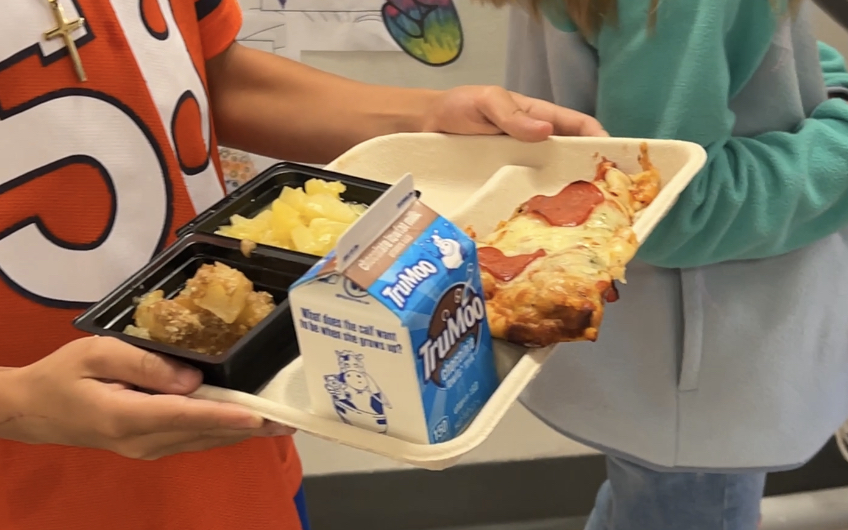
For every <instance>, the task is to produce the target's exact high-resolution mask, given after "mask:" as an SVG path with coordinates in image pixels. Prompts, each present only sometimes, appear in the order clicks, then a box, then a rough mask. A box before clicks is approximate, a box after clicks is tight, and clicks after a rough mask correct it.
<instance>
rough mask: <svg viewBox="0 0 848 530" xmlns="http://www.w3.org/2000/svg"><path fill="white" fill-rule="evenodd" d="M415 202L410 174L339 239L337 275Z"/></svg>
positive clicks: (337, 245)
mask: <svg viewBox="0 0 848 530" xmlns="http://www.w3.org/2000/svg"><path fill="white" fill-rule="evenodd" d="M415 198H416V195H415V185H414V184H413V181H412V175H411V174H410V173H407V174H406V175H404V176H403V177H401V179H400V180H398V181H397V183H396V184H395V185H394V186H392V187H391V188H389V190H388V191H386V192H385V193H384V194H383V195H382V196H381V197H380V198H379V199H377V200H376V201H375V202H374V204H372V205H371V206H370V207H369V208H368V210H366V212H365V213H364V214H363V215H362V217H360V218H359V219H358V220H357V221H356V223H354V224H353V226H351V227H350V228H348V230H347V231H346V232H345V233H344V234H342V236H341V237H340V238H339V240H338V243H337V244H336V252H335V254H336V266H335V271H336V272H337V273H342V272H344V271H345V270H346V269H347V268H348V267H349V266H350V265H351V264H353V263H354V262H356V260H357V259H358V258H359V257H360V256H361V255H362V253H363V252H364V251H365V250H366V249H367V248H368V246H369V245H371V243H373V242H374V240H376V239H377V238H378V237H379V236H380V235H381V234H382V233H383V232H385V231H386V229H387V228H388V227H389V226H391V225H392V223H394V222H395V221H397V220H398V219H399V218H400V216H401V215H403V213H404V212H405V211H406V210H407V209H408V208H409V207H410V206H411V205H412V204H413V203H414V202H415Z"/></svg>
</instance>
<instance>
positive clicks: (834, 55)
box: [818, 42, 848, 99]
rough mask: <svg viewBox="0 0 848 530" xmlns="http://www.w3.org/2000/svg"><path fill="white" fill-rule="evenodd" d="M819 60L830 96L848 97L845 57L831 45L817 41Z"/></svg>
mask: <svg viewBox="0 0 848 530" xmlns="http://www.w3.org/2000/svg"><path fill="white" fill-rule="evenodd" d="M818 45H819V62H821V66H822V71H823V72H824V83H825V85H827V90H828V93H829V95H830V97H841V98H842V99H848V72H846V69H845V59H843V58H842V55H840V54H839V52H838V51H836V50H835V49H834V48H832V47H831V46H828V45H827V44H825V43H823V42H819V43H818Z"/></svg>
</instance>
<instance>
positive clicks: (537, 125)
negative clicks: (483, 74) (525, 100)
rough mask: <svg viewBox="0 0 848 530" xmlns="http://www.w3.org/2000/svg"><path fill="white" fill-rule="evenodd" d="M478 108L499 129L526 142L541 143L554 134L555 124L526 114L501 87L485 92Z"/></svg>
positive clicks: (491, 88) (490, 88)
mask: <svg viewBox="0 0 848 530" xmlns="http://www.w3.org/2000/svg"><path fill="white" fill-rule="evenodd" d="M477 107H478V109H479V110H480V112H481V113H482V114H483V116H484V117H485V118H486V119H487V120H488V121H490V122H491V123H492V124H493V125H495V126H496V127H497V128H498V129H500V130H501V131H503V132H505V133H506V134H508V135H510V136H512V137H514V138H516V139H518V140H521V141H524V142H541V141H542V140H545V139H546V138H547V137H548V136H550V135H551V134H553V132H554V126H553V124H551V123H550V122H547V121H544V120H539V119H536V118H533V117H532V116H530V115H529V114H527V113H526V112H524V110H523V109H522V108H521V107H520V106H519V105H518V102H516V101H515V99H514V98H513V97H512V94H511V93H510V92H509V91H507V90H505V89H503V88H500V87H489V88H488V89H487V90H486V91H485V92H483V94H482V95H481V97H480V98H479V100H478V105H477Z"/></svg>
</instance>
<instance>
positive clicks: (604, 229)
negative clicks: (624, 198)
mask: <svg viewBox="0 0 848 530" xmlns="http://www.w3.org/2000/svg"><path fill="white" fill-rule="evenodd" d="M629 225H630V218H629V215H627V214H625V213H624V212H622V211H621V209H620V208H618V207H616V205H615V204H614V203H611V202H609V201H607V202H604V203H602V204H599V205H598V206H597V207H596V208H595V210H594V211H593V212H592V215H591V216H590V217H589V219H588V220H587V221H586V222H585V223H583V224H582V225H580V226H550V225H549V224H548V223H547V222H546V221H544V220H543V219H541V218H539V217H537V216H535V215H520V216H518V217H514V218H513V219H510V220H509V221H508V222H507V223H506V224H505V225H504V226H503V227H501V228H500V229H499V230H497V231H495V232H494V233H492V234H491V235H489V236H488V237H486V238H484V239H483V240H482V241H480V243H481V244H482V245H486V246H492V247H495V248H497V249H498V250H500V251H501V252H503V253H504V255H505V256H518V255H522V254H532V253H534V252H536V251H537V250H539V249H542V250H544V251H545V252H546V253H547V254H548V255H549V256H556V261H557V263H558V264H559V265H560V266H562V267H563V268H564V269H566V270H568V271H569V273H573V274H580V275H586V276H595V275H597V274H598V273H599V272H601V271H605V270H608V271H609V272H610V273H611V274H612V276H613V277H614V278H616V279H620V280H622V281H623V279H624V278H623V274H624V268H623V266H624V264H626V263H627V262H628V261H629V260H630V259H631V258H632V257H633V254H634V252H635V249H634V248H633V245H632V243H630V242H629V241H628V240H627V239H625V238H622V237H620V234H621V230H622V229H626V228H627V227H629ZM626 233H628V234H629V232H626Z"/></svg>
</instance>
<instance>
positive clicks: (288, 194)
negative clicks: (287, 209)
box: [279, 186, 308, 213]
mask: <svg viewBox="0 0 848 530" xmlns="http://www.w3.org/2000/svg"><path fill="white" fill-rule="evenodd" d="M279 200H280V201H282V202H284V203H286V204H288V205H289V206H291V207H292V208H294V209H295V210H297V211H298V212H301V213H303V209H304V208H305V204H306V201H307V200H308V197H307V195H306V193H304V191H303V190H302V189H300V188H289V187H288V186H286V187H285V188H283V192H282V193H280V198H279Z"/></svg>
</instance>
